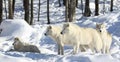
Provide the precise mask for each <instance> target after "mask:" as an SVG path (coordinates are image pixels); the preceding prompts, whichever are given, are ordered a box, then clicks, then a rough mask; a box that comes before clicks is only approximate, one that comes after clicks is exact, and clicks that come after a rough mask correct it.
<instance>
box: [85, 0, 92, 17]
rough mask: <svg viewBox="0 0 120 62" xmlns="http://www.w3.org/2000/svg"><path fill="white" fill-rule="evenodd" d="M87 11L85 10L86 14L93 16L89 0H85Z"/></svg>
mask: <svg viewBox="0 0 120 62" xmlns="http://www.w3.org/2000/svg"><path fill="white" fill-rule="evenodd" d="M85 1H86V2H85V11H84V16H86V17H89V16H91V11H90V7H89V0H85Z"/></svg>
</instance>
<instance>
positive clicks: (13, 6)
mask: <svg viewBox="0 0 120 62" xmlns="http://www.w3.org/2000/svg"><path fill="white" fill-rule="evenodd" d="M12 3H13V5H12V8H13V16H14V10H15V0H13V2H12Z"/></svg>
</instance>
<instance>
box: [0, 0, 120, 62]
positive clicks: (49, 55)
mask: <svg viewBox="0 0 120 62" xmlns="http://www.w3.org/2000/svg"><path fill="white" fill-rule="evenodd" d="M100 1H101V2H100V15H99V16H94V0H91V3H90V8H91V10H92V16H91V17H83V16H82V15H81V10H80V1H79V7H78V8H77V9H76V13H77V14H76V15H77V16H76V19H77V21H76V22H75V23H76V24H78V25H80V26H82V27H91V28H95V25H96V23H105V24H106V25H107V30H108V31H109V32H110V33H111V34H112V37H113V41H112V45H111V49H110V52H111V53H110V54H101V53H95V54H94V53H92V52H91V51H90V50H87V51H86V52H79V53H78V54H75V55H73V54H72V51H73V50H72V47H71V46H65V48H64V53H65V55H58V54H57V44H56V43H55V42H54V41H53V40H52V39H51V38H49V37H46V36H44V32H45V31H46V27H47V26H48V25H47V24H46V23H47V18H46V17H47V16H46V0H41V11H40V13H41V15H40V22H37V14H38V13H37V12H38V10H37V9H38V6H37V5H38V0H35V1H34V20H35V21H34V22H35V24H34V25H29V24H28V23H27V22H25V20H23V18H24V16H23V15H24V12H23V11H24V10H23V6H22V4H23V3H22V1H21V0H17V1H16V6H15V14H14V16H15V18H14V19H4V20H3V22H2V23H1V25H0V29H2V32H1V33H0V62H120V21H119V20H120V12H119V10H120V9H119V7H120V4H116V3H118V2H119V0H115V2H114V3H115V4H114V11H113V12H109V11H108V10H109V3H106V12H105V14H103V13H102V0H100ZM108 2H109V1H108ZM61 3H62V2H61ZM64 9H65V7H64V6H63V5H62V7H58V0H50V20H51V23H52V25H58V26H61V25H62V23H63V22H64V21H65V18H64V17H65V14H64ZM4 16H5V13H4ZM15 37H19V38H20V39H21V40H22V41H23V42H27V43H30V44H33V45H36V46H37V47H38V48H39V50H40V51H41V53H40V54H39V53H30V52H17V51H9V50H10V49H12V48H13V46H12V43H13V42H14V41H13V39H14V38H15Z"/></svg>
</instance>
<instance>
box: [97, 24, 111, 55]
mask: <svg viewBox="0 0 120 62" xmlns="http://www.w3.org/2000/svg"><path fill="white" fill-rule="evenodd" d="M96 29H97V30H98V31H99V32H100V34H101V38H102V41H103V53H110V46H111V43H112V36H111V35H110V33H109V32H108V31H107V29H106V26H105V24H103V23H102V24H96Z"/></svg>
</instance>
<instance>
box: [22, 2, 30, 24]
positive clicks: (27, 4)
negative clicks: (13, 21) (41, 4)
mask: <svg viewBox="0 0 120 62" xmlns="http://www.w3.org/2000/svg"><path fill="white" fill-rule="evenodd" d="M23 6H24V10H25V15H24V19H25V21H26V22H28V24H30V21H29V0H23Z"/></svg>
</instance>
